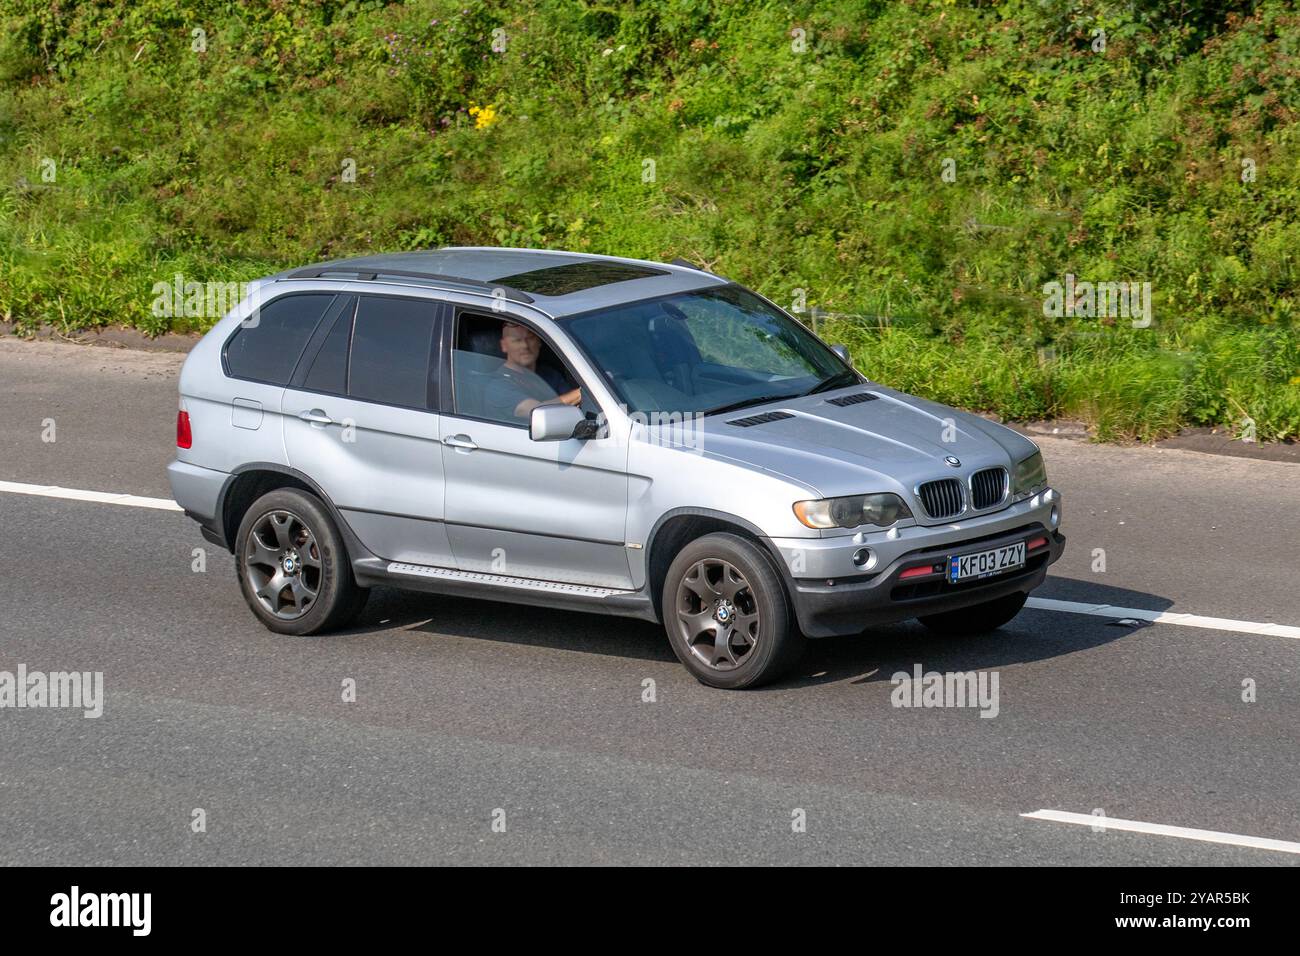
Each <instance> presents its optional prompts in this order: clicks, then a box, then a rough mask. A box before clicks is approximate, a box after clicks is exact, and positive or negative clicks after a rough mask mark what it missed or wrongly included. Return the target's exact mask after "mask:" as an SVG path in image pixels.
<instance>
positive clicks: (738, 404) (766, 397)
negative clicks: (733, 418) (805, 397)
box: [698, 395, 799, 415]
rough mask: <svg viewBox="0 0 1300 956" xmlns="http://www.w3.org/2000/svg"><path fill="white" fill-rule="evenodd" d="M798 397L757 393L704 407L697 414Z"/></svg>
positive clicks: (736, 409) (714, 412)
mask: <svg viewBox="0 0 1300 956" xmlns="http://www.w3.org/2000/svg"><path fill="white" fill-rule="evenodd" d="M798 397H799V396H798V395H759V396H758V397H756V398H742V399H741V400H740V401H738V402H728V403H727V404H726V405H719V406H718V407H717V408H706V409H705V410H704V411H702V412H699V413H698V414H700V415H721V414H722V413H723V412H734V411H738V410H739V409H742V408H749V407H750V406H751V405H763V404H765V403H767V402H780V401H783V400H785V399H787V398H798Z"/></svg>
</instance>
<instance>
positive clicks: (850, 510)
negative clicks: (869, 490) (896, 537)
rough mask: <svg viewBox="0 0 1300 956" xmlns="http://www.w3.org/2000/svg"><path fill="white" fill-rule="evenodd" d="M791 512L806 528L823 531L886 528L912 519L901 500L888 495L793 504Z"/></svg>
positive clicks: (884, 493) (826, 499)
mask: <svg viewBox="0 0 1300 956" xmlns="http://www.w3.org/2000/svg"><path fill="white" fill-rule="evenodd" d="M794 513H795V517H797V518H798V519H799V520H800V521H801V522H803V524H805V525H807V526H808V527H809V528H823V529H824V528H857V527H860V526H861V525H864V524H870V525H876V526H877V527H880V528H888V527H889V526H890V525H892V524H894V523H895V522H897V521H898V520H899V519H900V518H910V517H912V512H911V510H910V509H908V507H907V505H906V504H905V503H904V502H903V499H902V498H900V497H898V495H895V494H890V493H889V492H882V493H880V494H875V495H849V496H847V497H844V498H822V499H821V500H820V501H796V502H795V503H794Z"/></svg>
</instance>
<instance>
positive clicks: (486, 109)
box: [469, 103, 497, 129]
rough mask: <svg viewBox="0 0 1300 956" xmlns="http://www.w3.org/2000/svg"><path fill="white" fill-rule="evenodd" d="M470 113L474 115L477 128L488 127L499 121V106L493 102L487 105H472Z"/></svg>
mask: <svg viewBox="0 0 1300 956" xmlns="http://www.w3.org/2000/svg"><path fill="white" fill-rule="evenodd" d="M469 115H470V116H472V117H474V128H475V129H487V128H488V127H489V126H491V125H492V124H493V123H495V122H496V121H497V108H496V106H495V105H494V104H492V103H489V104H488V105H487V106H471V107H470V108H469Z"/></svg>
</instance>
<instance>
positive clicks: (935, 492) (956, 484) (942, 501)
mask: <svg viewBox="0 0 1300 956" xmlns="http://www.w3.org/2000/svg"><path fill="white" fill-rule="evenodd" d="M917 490H918V492H919V493H920V496H921V504H922V505H923V506H924V507H925V513H926V514H928V515H929V516H930V517H931V518H951V517H952V516H953V515H959V514H961V508H962V505H961V482H960V481H958V480H957V479H956V478H940V479H939V480H938V481H927V482H926V483H925V484H923V485H922V486H921V487H920V488H919V489H917Z"/></svg>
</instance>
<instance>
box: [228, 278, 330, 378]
mask: <svg viewBox="0 0 1300 956" xmlns="http://www.w3.org/2000/svg"><path fill="white" fill-rule="evenodd" d="M333 300H334V296H333V294H331V293H322V294H313V293H303V294H299V295H285V296H281V297H280V298H278V299H273V300H271V301H270V302H268V303H266V304H265V305H263V306H262V307H261V308H259V309H258V311H257V313H256V318H255V321H253V322H250V323H248V324H244V323H241V324H240V326H239V328H238V329H237V330H236V331H235V334H234V335H233V336H231V338H230V340H229V341H228V342H227V343H226V353H225V355H226V371H227V372H228V373H229V374H230V375H232V376H234V377H235V378H244V379H250V380H251V381H254V382H265V383H267V384H268V385H287V384H288V383H289V377H290V376H291V375H292V374H293V369H294V366H295V365H297V364H298V359H299V357H300V356H301V355H302V350H303V349H304V348H305V347H306V345H307V340H308V339H310V338H311V334H312V333H313V332H314V331H316V325H317V323H318V322H320V320H321V318H322V317H323V316H324V315H325V310H326V309H328V308H329V305H330V303H331V302H332V301H333Z"/></svg>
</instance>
